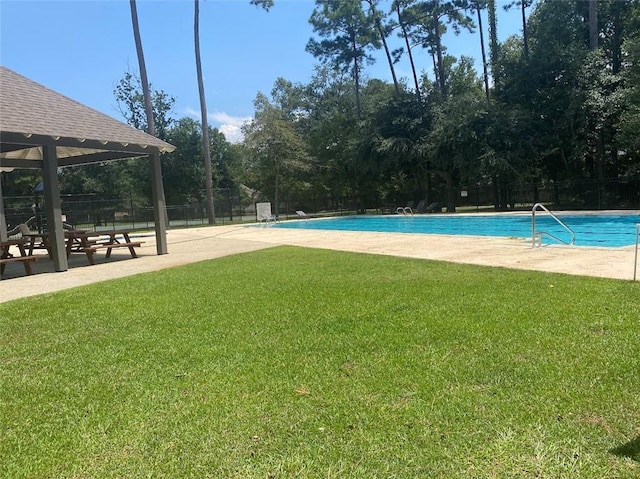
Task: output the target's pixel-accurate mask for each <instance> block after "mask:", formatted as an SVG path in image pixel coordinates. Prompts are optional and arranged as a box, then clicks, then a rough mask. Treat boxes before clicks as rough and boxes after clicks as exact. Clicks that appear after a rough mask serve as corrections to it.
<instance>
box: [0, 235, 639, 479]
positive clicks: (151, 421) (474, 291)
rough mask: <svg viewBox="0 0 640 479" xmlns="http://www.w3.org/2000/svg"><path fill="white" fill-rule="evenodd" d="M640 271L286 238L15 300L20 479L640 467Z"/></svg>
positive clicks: (5, 333)
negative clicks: (491, 263)
mask: <svg viewBox="0 0 640 479" xmlns="http://www.w3.org/2000/svg"><path fill="white" fill-rule="evenodd" d="M637 286H638V285H637V284H634V283H632V282H624V281H616V280H605V279H597V278H581V277H575V276H568V275H556V274H545V273H537V272H526V271H513V270H506V269H500V268H484V267H476V266H465V265H456V264H447V263H439V262H430V261H424V260H415V259H401V258H392V257H383V256H372V255H363V254H350V253H338V252H329V251H322V250H308V249H301V248H290V247H286V248H273V249H270V250H264V251H260V252H255V253H249V254H244V255H237V256H233V257H227V258H221V259H218V260H214V261H206V262H202V263H199V264H193V265H188V266H184V267H180V268H172V269H169V270H164V271H158V272H154V273H149V274H143V275H138V276H134V277H129V278H124V279H119V280H115V281H108V282H103V283H97V284H93V285H89V286H86V287H81V288H75V289H73V290H69V291H64V292H58V293H54V294H47V295H42V296H39V297H37V298H28V299H25V300H18V301H13V302H9V303H5V304H3V305H2V315H1V316H0V332H1V334H0V351H2V352H1V353H0V364H1V365H2V367H1V368H0V383H1V384H2V388H0V405H1V406H2V407H1V408H0V419H1V421H2V427H3V433H2V434H1V435H0V456H2V461H0V476H3V477H11V478H14V479H22V478H34V477H58V478H72V477H100V478H105V479H106V478H118V477H172V478H176V479H179V478H191V477H199V478H219V477H224V478H243V479H246V478H265V477H282V478H289V477H292V478H293V477H296V478H303V479H304V478H317V477H334V476H337V477H341V478H346V479H349V478H362V477H368V478H383V477H385V478H386V477H403V478H404V477H444V478H457V477H474V478H479V479H482V478H505V479H506V478H514V477H521V478H528V477H538V478H548V479H551V478H554V479H555V478H567V479H568V478H574V477H580V478H605V477H607V478H609V477H615V478H618V479H631V478H635V477H638V474H639V473H640V463H639V462H638V461H639V460H640V457H639V456H638V436H639V435H640V430H639V429H638V423H637V418H638V417H639V416H640V404H639V403H638V401H637V391H638V389H639V388H640V378H639V376H638V374H637V371H638V369H639V368H640V337H639V332H638V327H637V319H638V315H637V310H636V308H635V306H636V302H635V298H636V297H637V293H638V288H637ZM114 291H117V292H118V294H117V295H114ZM532 291H537V292H539V293H540V294H532V293H531V292H532ZM116 296H117V297H116ZM36 303H37V307H36V306H34V305H35V304H36ZM25 311H29V313H28V314H25Z"/></svg>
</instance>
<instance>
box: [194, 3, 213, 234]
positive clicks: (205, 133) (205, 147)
mask: <svg viewBox="0 0 640 479" xmlns="http://www.w3.org/2000/svg"><path fill="white" fill-rule="evenodd" d="M193 32H194V41H195V50H196V72H197V76H198V93H199V94H200V116H201V117H202V152H203V154H204V174H205V189H206V190H207V191H206V193H207V219H208V221H209V224H210V225H212V224H215V222H216V214H215V209H214V205H213V173H212V170H211V144H210V143H209V121H208V119H207V101H206V98H205V95H204V81H203V79H202V63H201V61H200V2H199V0H195V15H194V21H193Z"/></svg>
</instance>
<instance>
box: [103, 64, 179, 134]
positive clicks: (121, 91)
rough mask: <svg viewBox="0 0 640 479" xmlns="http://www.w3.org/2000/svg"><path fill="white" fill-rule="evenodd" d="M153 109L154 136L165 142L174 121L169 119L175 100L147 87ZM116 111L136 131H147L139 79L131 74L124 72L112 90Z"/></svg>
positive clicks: (160, 91)
mask: <svg viewBox="0 0 640 479" xmlns="http://www.w3.org/2000/svg"><path fill="white" fill-rule="evenodd" d="M149 90H150V94H151V103H152V109H153V123H154V126H155V131H156V136H157V137H158V138H160V139H161V140H166V138H167V133H168V131H169V129H170V128H171V126H172V125H173V123H174V122H175V120H174V119H173V118H172V117H171V110H172V109H173V105H174V103H175V98H173V97H172V96H171V95H169V94H167V93H165V92H164V91H162V90H154V89H153V88H152V86H151V85H149ZM113 93H114V95H115V97H116V101H117V102H118V109H119V110H120V114H122V116H123V117H124V119H125V120H126V122H127V123H128V124H129V125H131V126H133V127H134V128H137V129H138V130H144V131H146V130H147V116H146V113H145V109H144V96H143V93H142V85H141V82H140V78H139V77H138V76H137V75H135V74H134V73H131V72H125V74H124V77H123V78H122V79H121V80H120V81H119V82H118V84H117V85H116V88H115V90H114V92H113Z"/></svg>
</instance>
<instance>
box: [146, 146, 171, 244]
mask: <svg viewBox="0 0 640 479" xmlns="http://www.w3.org/2000/svg"><path fill="white" fill-rule="evenodd" d="M149 159H150V160H151V195H152V196H153V215H154V219H155V223H156V251H157V253H158V255H161V254H167V253H168V252H169V250H168V247H167V209H166V205H165V199H164V187H163V185H162V166H161V163H160V155H158V154H153V155H150V156H149Z"/></svg>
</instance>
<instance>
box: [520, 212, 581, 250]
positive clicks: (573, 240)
mask: <svg viewBox="0 0 640 479" xmlns="http://www.w3.org/2000/svg"><path fill="white" fill-rule="evenodd" d="M538 209H542V210H544V211H546V212H547V213H549V215H551V217H552V218H553V219H554V220H556V221H557V222H558V224H559V225H560V226H562V227H563V228H564V229H565V230H567V231H568V232H569V234H570V235H571V242H569V243H567V242H566V241H564V240H562V239H560V238H558V237H557V236H554V235H552V234H551V233H548V232H547V231H540V232H539V233H537V232H536V210H538ZM542 235H546V236H549V237H551V238H553V239H555V240H556V241H559V242H560V243H564V244H566V245H570V246H573V245H574V244H575V243H576V234H575V233H574V232H573V230H572V229H571V228H569V227H568V226H567V225H566V224H564V223H563V222H562V220H561V219H560V218H558V217H557V216H556V215H554V214H553V213H552V212H551V211H549V210H548V209H547V208H546V207H545V206H544V205H543V204H542V203H536V204H535V205H533V208H531V247H532V248H535V247H536V238H537V237H538V236H539V237H540V246H542Z"/></svg>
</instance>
